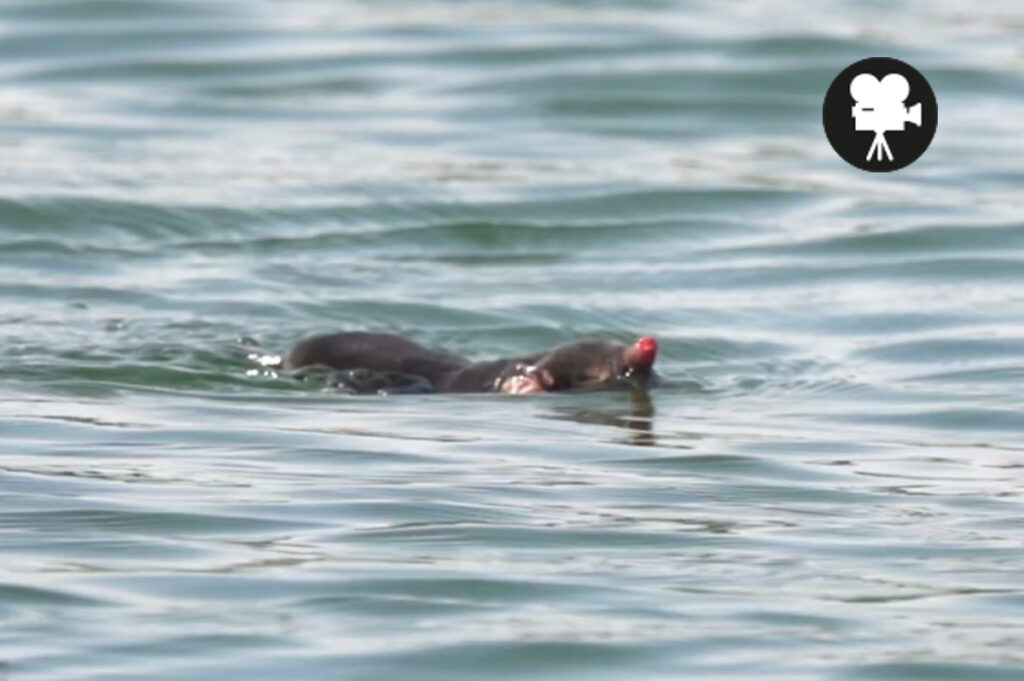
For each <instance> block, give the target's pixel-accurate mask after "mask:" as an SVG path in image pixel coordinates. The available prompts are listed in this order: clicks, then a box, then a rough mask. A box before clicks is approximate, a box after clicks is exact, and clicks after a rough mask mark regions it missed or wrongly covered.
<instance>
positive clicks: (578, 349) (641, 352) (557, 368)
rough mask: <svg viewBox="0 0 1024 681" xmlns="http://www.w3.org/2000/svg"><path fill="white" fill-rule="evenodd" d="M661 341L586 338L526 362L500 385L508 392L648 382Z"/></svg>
mask: <svg viewBox="0 0 1024 681" xmlns="http://www.w3.org/2000/svg"><path fill="white" fill-rule="evenodd" d="M657 354H658V343H657V341H655V340H654V339H653V338H651V337H649V336H645V337H643V338H641V339H639V340H638V341H636V342H635V343H633V344H632V345H624V344H622V343H615V342H610V341H599V340H585V341H578V342H576V343H568V344H566V345H560V346H558V347H557V348H554V349H552V350H550V351H549V352H546V353H544V354H543V355H541V356H540V357H539V358H538V359H537V360H536V362H534V363H533V364H522V365H519V366H518V367H516V368H515V370H514V371H512V372H510V373H509V374H508V375H506V376H503V377H502V378H501V379H500V382H499V384H498V391H499V392H504V393H538V392H553V391H558V390H574V389H585V388H596V387H601V386H612V385H617V384H625V383H633V384H635V383H638V382H639V383H645V382H646V381H647V380H648V379H650V377H651V375H652V371H651V369H652V367H653V366H654V359H655V357H656V356H657Z"/></svg>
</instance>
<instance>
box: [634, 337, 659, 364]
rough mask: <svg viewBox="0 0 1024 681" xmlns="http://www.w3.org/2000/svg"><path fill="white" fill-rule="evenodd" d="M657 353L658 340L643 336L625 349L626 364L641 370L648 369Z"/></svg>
mask: <svg viewBox="0 0 1024 681" xmlns="http://www.w3.org/2000/svg"><path fill="white" fill-rule="evenodd" d="M657 355H658V341H656V340H654V339H653V338H651V337H650V336H644V337H643V338H641V339H640V340H638V341H637V342H636V343H633V345H632V346H630V348H629V349H628V350H626V364H627V365H629V366H630V367H632V368H634V369H640V370H641V371H648V370H650V368H651V366H652V365H653V364H654V358H655V357H656V356H657Z"/></svg>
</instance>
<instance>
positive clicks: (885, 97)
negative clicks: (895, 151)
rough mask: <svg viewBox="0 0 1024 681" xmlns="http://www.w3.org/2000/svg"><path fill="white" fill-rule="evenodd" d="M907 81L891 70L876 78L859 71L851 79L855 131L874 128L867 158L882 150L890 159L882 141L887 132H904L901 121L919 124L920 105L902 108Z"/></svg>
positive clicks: (889, 150)
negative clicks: (873, 138) (857, 74)
mask: <svg viewBox="0 0 1024 681" xmlns="http://www.w3.org/2000/svg"><path fill="white" fill-rule="evenodd" d="M909 94H910V84H909V83H907V79H906V78H904V77H903V76H901V75H900V74H898V73H890V74H889V75H887V76H886V77H885V78H882V80H881V81H879V80H878V79H877V78H875V77H874V76H873V75H871V74H870V73H862V74H860V75H859V76H857V77H856V78H854V79H853V80H852V81H851V82H850V95H851V96H852V97H853V98H854V99H855V100H856V101H857V103H856V104H854V105H853V118H854V130H857V131H865V130H867V131H874V133H875V140H874V141H873V142H872V143H871V148H869V149H868V156H867V159H866V160H868V161H870V160H871V157H872V156H874V155H875V154H876V153H877V155H878V160H879V161H881V160H882V152H883V151H884V152H885V155H886V156H888V157H889V160H890V161H892V160H893V158H892V150H891V149H890V148H889V143H888V142H886V141H885V133H887V132H903V125H904V123H913V124H914V125H916V126H917V127H921V104H920V103H917V104H915V105H913V106H911V107H905V106H904V105H903V102H904V101H905V100H906V99H907V95H909Z"/></svg>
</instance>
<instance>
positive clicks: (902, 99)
mask: <svg viewBox="0 0 1024 681" xmlns="http://www.w3.org/2000/svg"><path fill="white" fill-rule="evenodd" d="M821 118H822V122H823V123H824V124H825V136H826V137H828V141H829V144H831V145H832V148H833V149H835V150H836V153H837V154H839V155H840V156H842V157H843V160H845V161H846V162H847V163H849V164H850V165H854V166H857V167H858V168H860V169H861V170H867V171H870V172H873V173H887V172H890V171H892V170H899V169H900V168H904V167H906V166H908V165H910V164H911V163H913V162H914V161H916V160H917V159H918V158H920V157H921V154H923V153H924V151H925V149H927V148H928V145H929V144H931V141H932V137H934V136H935V128H936V126H937V125H938V123H939V107H938V105H937V104H936V103H935V93H934V92H932V88H931V86H930V85H929V84H928V81H927V80H925V79H924V76H922V75H921V74H920V73H919V72H918V71H917V69H915V68H914V67H913V66H911V65H910V64H907V63H905V62H902V61H900V60H899V59H890V58H888V57H872V58H870V59H862V60H861V61H859V62H857V63H855V64H852V65H850V66H847V67H846V68H845V69H843V72H842V73H840V74H839V75H838V76H836V79H835V80H833V81H832V85H831V86H829V88H828V92H827V93H826V94H825V105H824V106H823V107H822V111H821Z"/></svg>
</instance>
